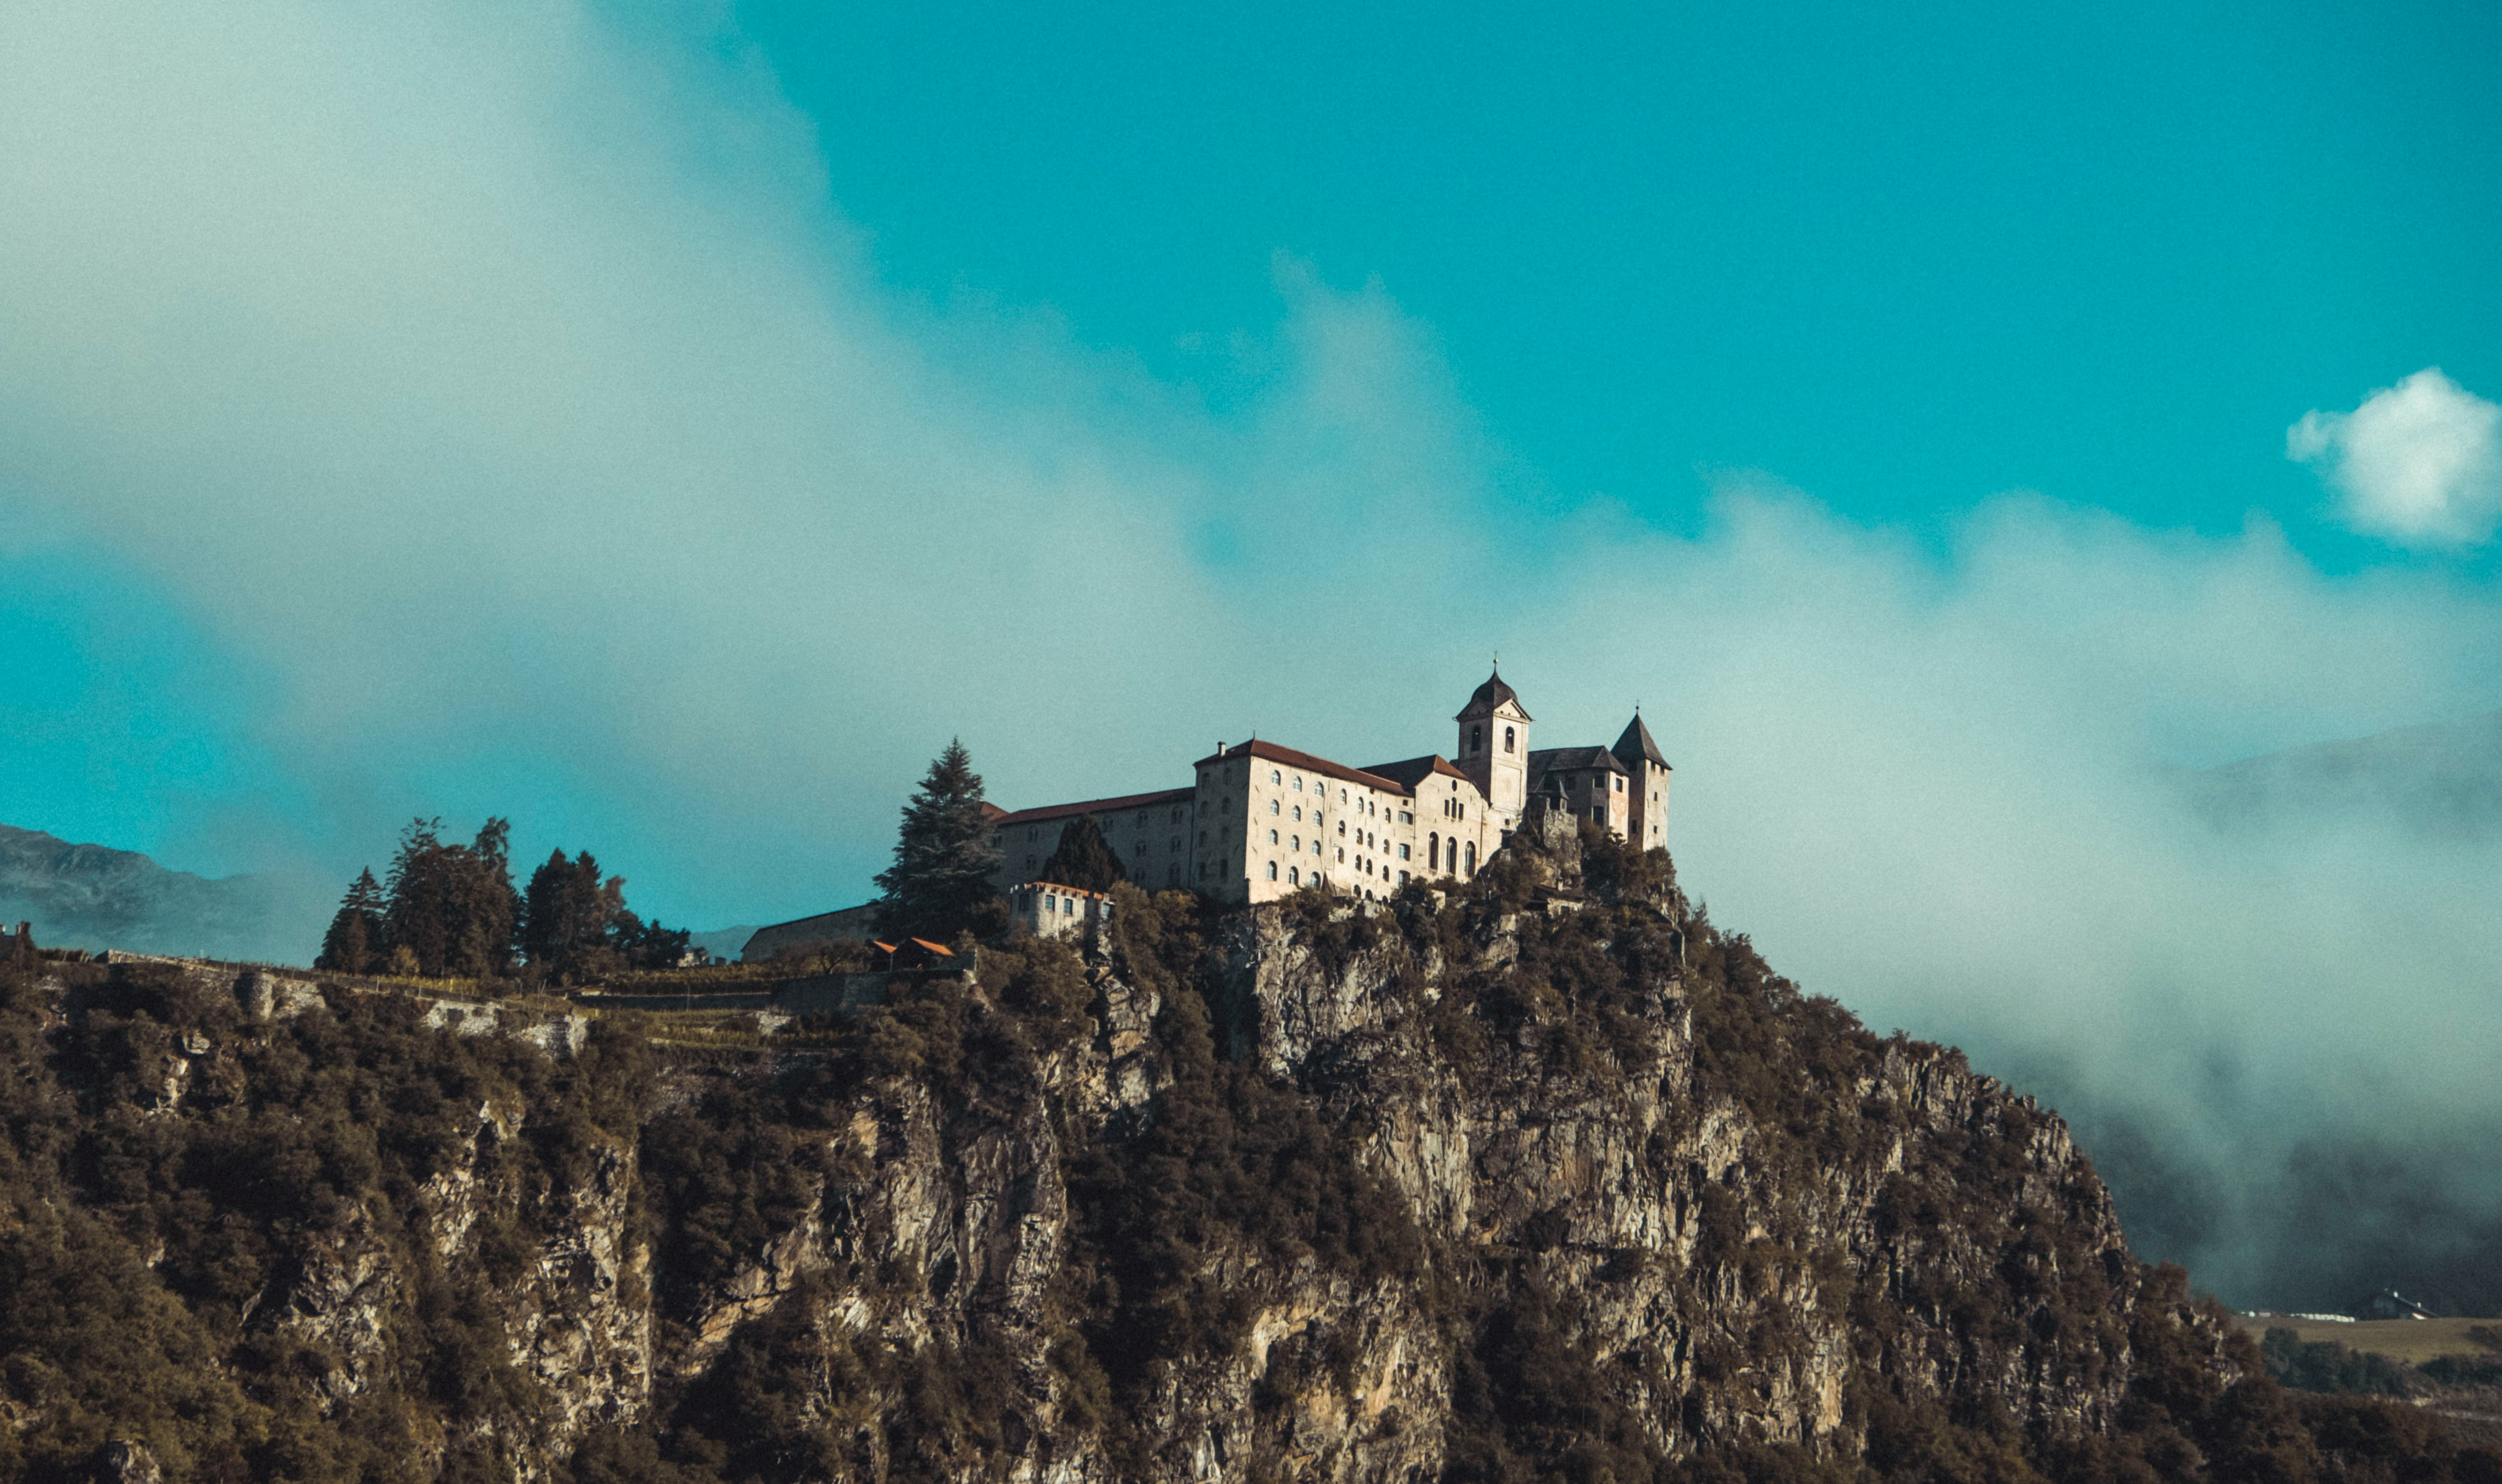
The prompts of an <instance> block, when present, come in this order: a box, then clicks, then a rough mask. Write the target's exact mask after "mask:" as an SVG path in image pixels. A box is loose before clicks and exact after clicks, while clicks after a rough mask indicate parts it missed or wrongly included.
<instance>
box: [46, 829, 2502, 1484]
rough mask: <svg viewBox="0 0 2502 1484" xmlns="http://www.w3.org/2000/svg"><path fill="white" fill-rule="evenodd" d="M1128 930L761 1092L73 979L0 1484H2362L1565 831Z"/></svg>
mask: <svg viewBox="0 0 2502 1484" xmlns="http://www.w3.org/2000/svg"><path fill="white" fill-rule="evenodd" d="M1114 927H1115V929H1116V930H1115V932H1114V934H1113V938H1112V941H1111V942H1110V943H1109V944H1108V945H1107V952H1106V953H1105V955H1104V956H1103V957H1102V958H1100V959H1099V960H1095V961H1084V960H1081V959H1079V958H1078V957H1077V956H1076V955H1074V954H1073V953H1071V952H1069V951H1068V950H1066V949H1065V948H1062V947H1059V946H1058V945H1053V944H1040V943H1033V942H1030V941H1029V942H1025V943H1022V944H1015V945H1009V946H1007V947H1005V948H997V949H993V950H988V951H986V952H985V953H984V955H983V963H984V968H983V973H982V977H981V980H980V982H978V983H969V982H955V981H929V982H924V983H921V984H919V985H917V986H915V987H913V988H912V989H911V990H910V991H909V992H908V993H902V994H899V995H897V997H896V999H895V1000H894V1001H893V1002H891V1003H889V1004H887V1005H884V1006H881V1007H878V1008H875V1009H872V1010H870V1011H868V1012H867V1013H865V1014H863V1015H861V1016H859V1017H857V1018H856V1019H852V1020H847V1021H840V1022H830V1023H803V1024H802V1026H801V1027H799V1028H796V1029H795V1033H791V1034H786V1035H783V1036H777V1037H773V1038H770V1039H767V1040H763V1041H761V1042H760V1047H759V1049H756V1050H751V1051H724V1050H721V1049H719V1048H717V1047H714V1048H705V1049H697V1048H694V1047H691V1046H685V1045H679V1044H673V1037H672V1036H671V1033H670V1031H669V1029H668V1026H667V1023H666V1021H665V1019H664V1018H652V1019H647V1020H641V1021H633V1020H630V1019H629V1018H608V1019H601V1020H598V1021H597V1022H596V1023H592V1021H591V1020H588V1019H586V1018H584V1017H581V1016H579V1015H576V1014H569V1013H568V1012H567V1010H566V1008H565V1007H564V1006H562V1005H561V1004H558V1003H540V1004H532V1003H506V1004H504V1005H500V1006H495V1007H491V1008H490V1007H484V1006H480V1007H460V1006H447V1005H446V1004H443V1003H440V1002H435V1003H429V1002H427V1001H425V1000H423V999H422V998H420V997H418V996H413V995H406V994H398V993H389V992H383V991H375V990H367V989H358V988H355V987H353V986H347V985H339V984H329V985H321V984H316V983H314V982H312V981H311V980H310V979H309V978H308V979H307V980H304V981H301V982H297V981H289V980H287V979H285V978H284V977H283V976H272V975H269V974H265V973H254V974H248V975H242V976H239V977H238V976H233V975H228V974H226V973H224V972H223V971H220V970H216V969H212V968H204V967H184V966H178V965H147V964H139V965H128V966H117V967H112V968H105V967H99V966H94V965H80V964H66V963H51V964H43V965H36V966H33V967H31V968H29V967H26V966H23V965H21V966H20V967H19V968H17V970H16V971H15V972H14V974H13V976H12V977H11V978H10V979H9V980H8V984H9V989H8V995H7V999H6V1004H5V1009H0V1058H5V1062H6V1067H5V1070H6V1074H7V1075H6V1077H5V1079H4V1080H0V1121H5V1126H6V1132H7V1136H6V1138H5V1139H4V1140H0V1188H5V1190H6V1191H7V1193H8V1194H7V1205H6V1206H5V1208H0V1331H5V1336H6V1338H7V1340H8V1342H9V1345H10V1347H11V1352H10V1358H9V1360H8V1362H7V1366H6V1370H5V1377H4V1378H0V1379H5V1387H6V1391H5V1395H0V1478H17V1477H32V1478H73V1477H76V1478H84V1477H95V1476H109V1477H118V1478H125V1479H128V1478H145V1477H150V1476H163V1477H169V1478H187V1477H202V1478H210V1477H215V1478H238V1479H240V1478H304V1479H315V1478H344V1477H375V1478H408V1479H435V1478H447V1479H468V1478H513V1477H521V1478H528V1479H550V1480H563V1479H573V1480H584V1481H589V1480H611V1479H670V1480H690V1481H692V1480H711V1479H777V1480H778V1479H794V1480H795V1479H819V1478H858V1479H920V1478H928V1479H947V1480H962V1481H970V1480H975V1479H1002V1480H1018V1481H1034V1484H1042V1481H1053V1484H1078V1481H1097V1480H1104V1481H1108V1480H1114V1479H1138V1480H1158V1481H1162V1480H1172V1481H1180V1480H1209V1481H1213V1480H1246V1481H1247V1480H1254V1479H1260V1480H1266V1479H1285V1478H1292V1479H1306V1480H1333V1481H1336V1480H1346V1481H1353V1480H1371V1479H1383V1480H1391V1479H1396V1480H1402V1481H1406V1480H1423V1479H1427V1478H1440V1479H1446V1480H1453V1481H1461V1480H1512V1479H1521V1480H1527V1479H1536V1478H1551V1477H1562V1478H1570V1479H1572V1480H1575V1481H1585V1484H1597V1481H1601V1480H1615V1481H1619V1484H1631V1481H1632V1480H1634V1479H1659V1480H1668V1479H1676V1478H1694V1479H1740V1478H1749V1479H1771V1478H1833V1479H1848V1478H1861V1477H1883V1478H1905V1479H1910V1478H1957V1479H1960V1478H1969V1479H2023V1478H2028V1477H2036V1476H2046V1477H2052V1478H2060V1479H2077V1480H2083V1479H2103V1478H2111V1479H2119V1478H2177V1479H2206V1478H2215V1479H2232V1478H2245V1477H2275V1478H2285V1479H2301V1478H2306V1477H2313V1476H2319V1477H2347V1476H2349V1475H2347V1474H2342V1473H2338V1472H2336V1471H2335V1470H2336V1469H2338V1468H2340V1467H2346V1462H2350V1460H2351V1459H2352V1458H2355V1457H2360V1456H2361V1455H2359V1454H2356V1453H2355V1452H2354V1450H2353V1449H2352V1448H2350V1447H2345V1446H2344V1445H2343V1444H2338V1443H2336V1442H2334V1440H2323V1439H2321V1438H2317V1437H2315V1436H2314V1435H2313V1434H2314V1430H2313V1429H2311V1428H2310V1425H2309V1424H2308V1423H2307V1422H2306V1421H2305V1414H2304V1413H2303V1412H2302V1411H2301V1410H2300V1408H2298V1407H2297V1406H2295V1405H2294V1404H2293V1403H2291V1402H2289V1401H2287V1400H2286V1399H2285V1398H2284V1396H2283V1394H2282V1393H2279V1392H2277V1391H2276V1390H2275V1388H2274V1387H2273V1386H2272V1385H2271V1384H2270V1383H2268V1382H2267V1381H2266V1380H2265V1379H2264V1378H2263V1377H2259V1376H2255V1375H2252V1374H2250V1373H2249V1372H2251V1371H2252V1370H2254V1369H2255V1361H2254V1357H2253V1356H2252V1354H2251V1353H2250V1350H2249V1347H2248V1341H2247V1340H2244V1339H2241V1338H2239V1337H2238V1336H2235V1335H2233V1334H2231V1333H2230V1332H2229V1330H2228V1327H2227V1326H2225V1325H2224V1324H2223V1322H2222V1316H2221V1314H2220V1312H2219V1311H2217V1310H2215V1309H2214V1308H2213V1306H2212V1305H2206V1306H2202V1305H2200V1304H2197V1303H2194V1302H2192V1301H2190V1299H2188V1297H2187V1295H2186V1291H2185V1287H2184V1285H2183V1283H2182V1281H2181V1275H2180V1274H2179V1273H2178V1272H2177V1271H2157V1270H2151V1269H2148V1268H2146V1267H2144V1266H2142V1265H2139V1264H2138V1263H2137V1262H2135V1261H2134V1260H2133V1259H2132V1258H2130V1256H2129V1255H2128V1253H2127V1250H2126V1247H2125V1244H2124V1240H2123V1237H2122V1234H2121V1232H2120V1231H2119V1228H2118V1225H2117V1223H2116V1221H2115V1220H2114V1218H2113V1213H2112V1208H2111V1202H2110V1199H2109V1197H2107V1195H2106V1194H2105V1192H2104V1190H2103V1188H2102V1186H2101V1185H2100V1183H2099V1182H2098V1181H2097V1180H2096V1179H2095V1177H2094V1174H2093V1171H2092V1169H2091V1168H2090V1167H2089V1165H2088V1164H2087V1163H2086V1162H2085V1160H2084V1159H2083V1158H2082V1157H2081V1156H2080V1155H2079V1153H2078V1151H2077V1149H2076V1147H2075V1145H2074V1144H2073V1143H2072V1142H2071V1140H2070V1139H2069V1137H2068V1134H2067V1130H2065V1128H2064V1127H2063V1126H2062V1125H2061V1124H2060V1122H2059V1120H2058V1119H2057V1118H2056V1117H2055V1116H2053V1115H2051V1114H2050V1113H2048V1112H2046V1110H2044V1109H2042V1108H2040V1107H2038V1106H2036V1105H2035V1104H2034V1103H2032V1102H2031V1101H2030V1100H2029V1099H2026V1098H2023V1097H2020V1096H2015V1095H2013V1094H2012V1093H2011V1092H2009V1091H2008V1090H2007V1089H2005V1088H2003V1087H2001V1086H1999V1085H1998V1084H1996V1083H1995V1082H1992V1081H1991V1080H1989V1079H1987V1078H1985V1077H1980V1076H1977V1075H1975V1074H1974V1073H1973V1072H1972V1071H1971V1070H1970V1069H1969V1068H1968V1067H1966V1066H1965V1065H1964V1063H1963V1061H1962V1059H1961V1058H1960V1056H1959V1055H1958V1054H1956V1053H1954V1052H1952V1051H1949V1050H1944V1049H1942V1048H1939V1047H1935V1046H1929V1045H1923V1044H1919V1043H1915V1042H1910V1041H1906V1040H1903V1039H1900V1038H1896V1039H1894V1040H1890V1041H1889V1040H1882V1039H1879V1038H1877V1037H1875V1036H1872V1035H1870V1034H1869V1033H1867V1032H1866V1031H1865V1030H1863V1029H1860V1028H1859V1027H1858V1026H1857V1025H1856V1024H1855V1023H1854V1022H1853V1021H1852V1020H1851V1019H1850V1017H1849V1016H1848V1015H1847V1014H1846V1013H1845V1012H1843V1010H1842V1009H1841V1008H1840V1007H1838V1006H1836V1005H1834V1004H1832V1003H1831V1002H1829V1001H1824V1000H1818V999H1814V998H1809V997H1806V996H1803V995H1800V994H1799V993H1798V992H1797V991H1796V990H1795V989H1793V988H1792V987H1791V986H1789V985H1788V984H1786V983H1785V982H1783V981H1781V980H1780V979H1778V978H1777V977H1775V976H1774V975H1773V974H1772V973H1771V972H1770V970H1769V969H1768V968H1767V967H1766V966H1765V965H1764V964H1763V962H1762V961H1761V960H1760V959H1759V958H1757V957H1756V956H1755V954H1754V953H1753V951H1752V949H1751V948H1750V947H1749V946H1748V945H1747V943H1746V942H1745V940H1744V939H1743V938H1742V937H1738V936H1735V935H1731V934H1728V933H1724V932H1722V931H1720V930H1718V929H1716V928H1715V927H1712V926H1711V925H1710V924H1709V923H1707V921H1705V920H1703V919H1702V918H1701V917H1700V916H1699V915H1697V914H1694V913H1692V912H1690V911H1689V910H1688V909H1687V907H1686V905H1685V903H1684V901H1683V898H1682V897H1681V896H1680V895H1679V894H1677V892H1676V891H1675V889H1674V884H1673V882H1672V881H1671V880H1670V879H1669V878H1668V875H1667V867H1666V861H1665V860H1664V858H1661V857H1659V856H1657V855H1656V854H1654V855H1652V856H1651V857H1648V858H1642V857H1638V856H1634V855H1632V854H1630V853H1627V852H1624V851H1622V850H1621V849H1620V848H1618V847H1615V846H1613V845H1612V844H1611V843H1610V842H1607V841H1605V840H1604V839H1589V838H1585V837H1582V836H1577V835H1574V834H1572V833H1569V832H1565V831H1560V830H1559V831H1551V832H1549V833H1548V834H1546V835H1545V836H1544V837H1543V838H1539V839H1532V838H1528V837H1524V838H1523V839H1522V840H1520V841H1519V842H1518V844H1517V848H1515V849H1512V850H1507V851H1506V852H1505V854H1504V855H1503V856H1501V857H1499V858H1498V859H1497V860H1496V861H1494V862H1493V863H1491V864H1490V866H1489V868H1488V869H1487V871H1486V872H1484V873H1483V875H1482V876H1481V877H1480V879H1479V880H1478V881H1477V882H1476V883H1473V884H1472V885H1471V888H1470V889H1469V890H1468V891H1467V892H1466V893H1465V894H1458V895H1456V896H1454V897H1453V898H1451V899H1448V900H1441V899H1437V898H1435V897H1432V896H1429V895H1427V894H1422V893H1421V892H1410V893H1408V894H1403V896H1402V897H1401V898H1400V899H1399V900H1398V901H1396V902H1395V903H1393V904H1391V905H1390V906H1389V907H1388V908H1386V909H1384V910H1381V911H1377V912H1362V911H1358V910H1356V909H1353V908H1350V907H1348V906H1346V905H1344V904H1339V903H1332V902H1329V901H1326V900H1320V899H1310V900H1301V899H1299V900H1296V901H1292V902H1289V903H1286V904H1283V905H1280V906H1275V907H1268V908H1262V909H1259V910H1257V911H1252V912H1244V913H1237V914H1233V915H1221V914H1215V913H1212V912H1210V911H1208V910H1206V909H1204V908H1202V907H1201V906H1200V905H1198V904H1196V903H1195V902H1194V901H1192V900H1191V899H1190V898H1188V897H1185V896H1182V895H1180V894H1172V895H1166V896H1162V897H1148V896H1145V895H1143V894H1137V893H1134V892H1128V891H1126V890H1125V891H1124V893H1123V894H1122V895H1121V899H1120V905H1119V910H1118V911H1117V912H1116V915H1115V918H1114ZM2409 1436H2410V1437H2414V1439H2415V1440H2414V1442H2412V1443H2409V1444H2408V1445H2407V1446H2408V1447H2410V1448H2412V1450H2413V1451H2412V1452H2410V1453H2408V1454H2407V1457H2408V1458H2409V1459H2410V1460H2412V1461H2413V1464H2415V1465H2422V1466H2423V1467H2436V1466H2437V1468H2438V1470H2439V1471H2437V1472H2423V1471H2421V1470H2420V1469H2418V1471H2417V1473H2414V1474H2410V1475H2409V1476H2410V1477H2421V1478H2427V1479H2434V1478H2444V1477H2449V1476H2450V1473H2449V1471H2448V1470H2450V1469H2451V1467H2452V1465H2453V1464H2454V1463H2457V1459H2456V1458H2455V1457H2454V1456H2453V1455H2454V1450H2450V1449H2449V1445H2448V1444H2447V1443H2446V1442H2444V1441H2441V1440H2440V1439H2438V1438H2432V1439H2431V1440H2429V1441H2427V1440H2426V1438H2425V1437H2423V1436H2417V1435H2416V1434H2409ZM2384 1442H2385V1439H2384ZM2341 1448H2342V1449H2343V1451H2341ZM2445 1450H2449V1451H2445ZM2366 1451H2368V1450H2366ZM2477 1457H2480V1458H2481V1457H2482V1456H2481V1455H2480V1456H2477ZM2427 1460H2430V1463H2428V1464H2427V1463H2426V1461H2427ZM2341 1461H2346V1462H2341ZM2469 1464H2475V1460H2474V1459H2470V1460H2469ZM2459 1467H2462V1468H2464V1467H2468V1465H2460V1466H2459ZM2475 1467H2482V1466H2481V1465H2475ZM2351 1476H2353V1477H2358V1478H2359V1477H2366V1476H2376V1475H2368V1474H2355V1475H2351ZM2458 1476H2459V1477H2462V1478H2464V1477H2470V1476H2471V1474H2469V1473H2466V1472H2462V1473H2460V1474H2459V1475H2458Z"/></svg>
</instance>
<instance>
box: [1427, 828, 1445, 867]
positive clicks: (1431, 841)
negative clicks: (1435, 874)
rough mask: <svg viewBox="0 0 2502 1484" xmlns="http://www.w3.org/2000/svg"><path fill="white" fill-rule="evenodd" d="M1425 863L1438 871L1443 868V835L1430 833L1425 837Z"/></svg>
mask: <svg viewBox="0 0 2502 1484" xmlns="http://www.w3.org/2000/svg"><path fill="white" fill-rule="evenodd" d="M1425 863H1426V864H1427V865H1430V866H1432V867H1433V868H1434V869H1436V870H1437V871H1438V870H1440V869H1441V868H1442V837H1441V836H1440V835H1438V834H1429V835H1427V836H1426V837H1425Z"/></svg>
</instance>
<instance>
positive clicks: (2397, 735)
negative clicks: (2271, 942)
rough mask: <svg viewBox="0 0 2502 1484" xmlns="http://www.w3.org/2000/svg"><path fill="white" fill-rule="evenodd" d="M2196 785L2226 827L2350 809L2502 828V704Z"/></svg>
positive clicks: (2227, 772)
mask: <svg viewBox="0 0 2502 1484" xmlns="http://www.w3.org/2000/svg"><path fill="white" fill-rule="evenodd" d="M2189 784H2190V791H2191V794H2192V796H2193V797H2194V798H2195V799H2196V801H2197V803H2198V806H2199V808H2200V809H2201V810H2202V811H2203V812H2204V813H2205V814H2206V815H2207V816H2208V817H2209V819H2211V820H2213V821H2214V822H2215V824H2217V825H2220V826H2254V825H2268V824H2280V823H2290V822H2294V821H2300V820H2322V819H2333V818H2337V817H2340V816H2345V817H2353V818H2374V819H2378V820H2381V821H2384V822H2387V823H2393V824H2399V825H2404V826H2411V827H2413V828H2417V829H2421V830H2426V831H2431V832H2436V833H2443V834H2479V835H2481V834H2489V833H2502V711H2495V712H2490V713H2487V714H2485V715H2484V716H2476V717H2469V718H2466V719H2465V720H2463V721H2456V722H2435V723H2432V724H2430V725H2422V726H2402V727H2399V728H2398V729H2396V730H2394V731H2384V732H2378V733H2375V734H2373V735H2371V736H2368V737H2355V738H2351V739H2349V740H2347V741H2342V742H2321V743H2316V744H2314V745H2313V746H2310V747H2295V748H2287V749H2286V750H2284V751H2283V752H2277V753H2265V754H2262V755H2260V756H2259V757H2256V758H2246V759H2242V760H2241V761H2239V762H2228V763H2225V764H2223V765H2222V766H2220V767H2213V768H2208V769H2206V770H2204V771H2202V772H2199V773H2196V774H2193V775H2191V777H2190V780H2189Z"/></svg>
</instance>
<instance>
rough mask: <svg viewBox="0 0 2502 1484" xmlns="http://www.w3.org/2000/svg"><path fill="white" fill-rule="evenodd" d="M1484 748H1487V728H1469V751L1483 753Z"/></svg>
mask: <svg viewBox="0 0 2502 1484" xmlns="http://www.w3.org/2000/svg"><path fill="white" fill-rule="evenodd" d="M1484 748H1485V728H1484V727H1482V726H1471V727H1470V728H1469V751H1470V752H1471V753H1477V752H1481V751H1483V750H1484Z"/></svg>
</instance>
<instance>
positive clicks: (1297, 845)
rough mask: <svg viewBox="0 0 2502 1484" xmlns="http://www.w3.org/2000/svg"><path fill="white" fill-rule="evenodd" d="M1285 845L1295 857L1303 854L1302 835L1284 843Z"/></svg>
mask: <svg viewBox="0 0 2502 1484" xmlns="http://www.w3.org/2000/svg"><path fill="white" fill-rule="evenodd" d="M1286 844H1287V846H1288V847H1289V848H1290V849H1292V850H1293V851H1294V853H1295V854H1296V855H1299V856H1300V855H1302V853H1303V837H1302V835H1296V836H1294V837H1292V838H1291V839H1289V840H1287V841H1286Z"/></svg>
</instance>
